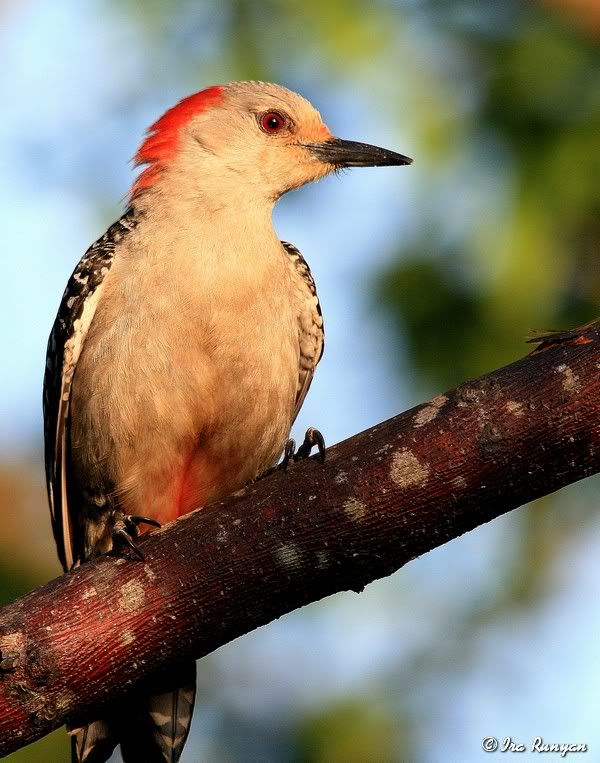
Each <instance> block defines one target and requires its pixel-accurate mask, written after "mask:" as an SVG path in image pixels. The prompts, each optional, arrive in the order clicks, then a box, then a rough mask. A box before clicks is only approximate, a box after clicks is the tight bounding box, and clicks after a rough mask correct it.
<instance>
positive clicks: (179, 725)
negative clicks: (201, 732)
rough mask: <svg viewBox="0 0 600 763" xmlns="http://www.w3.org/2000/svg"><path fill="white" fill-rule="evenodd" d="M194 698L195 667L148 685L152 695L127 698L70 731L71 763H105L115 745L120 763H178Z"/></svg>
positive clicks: (184, 667)
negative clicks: (119, 754) (94, 718)
mask: <svg viewBox="0 0 600 763" xmlns="http://www.w3.org/2000/svg"><path fill="white" fill-rule="evenodd" d="M195 696H196V662H195V661H192V660H191V661H188V662H185V663H182V664H180V665H178V666H177V667H174V668H171V669H169V670H168V671H167V672H165V673H164V674H161V676H160V677H158V678H157V679H154V678H153V680H152V685H151V693H148V694H144V695H135V697H133V696H128V697H126V698H125V699H124V700H122V701H120V702H119V703H118V705H115V706H113V707H111V709H110V712H109V713H107V714H106V717H105V718H102V719H100V720H97V721H93V722H92V723H89V724H87V725H86V726H82V727H80V728H76V729H70V734H71V760H72V763H106V761H107V760H108V759H109V758H110V756H111V755H112V753H113V750H114V749H115V747H116V746H117V744H120V745H121V754H122V756H123V762H124V763H177V761H178V760H179V758H180V757H181V753H182V751H183V747H184V745H185V742H186V740H187V737H188V734H189V731H190V724H191V722H192V713H193V712H194V699H195Z"/></svg>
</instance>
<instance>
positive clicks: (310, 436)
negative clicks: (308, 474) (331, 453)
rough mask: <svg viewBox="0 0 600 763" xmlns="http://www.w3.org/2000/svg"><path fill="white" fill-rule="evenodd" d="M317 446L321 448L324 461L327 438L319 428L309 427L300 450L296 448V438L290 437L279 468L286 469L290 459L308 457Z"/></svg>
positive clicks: (321, 456)
mask: <svg viewBox="0 0 600 763" xmlns="http://www.w3.org/2000/svg"><path fill="white" fill-rule="evenodd" d="M315 446H316V447H317V448H318V449H319V460H320V461H321V463H323V462H324V461H325V438H324V437H323V435H322V434H321V433H320V432H319V430H318V429H315V428H314V427H309V428H308V429H307V430H306V434H305V435H304V442H303V443H302V445H301V446H300V447H299V448H298V450H296V442H295V440H292V439H291V438H290V439H289V440H288V441H287V442H286V444H285V450H284V451H283V458H282V459H281V462H280V463H279V465H278V467H277V468H278V469H283V471H286V469H287V468H288V466H289V463H290V461H292V460H293V461H302V460H303V459H305V458H308V457H309V456H310V453H311V451H312V449H313V448H314V447H315Z"/></svg>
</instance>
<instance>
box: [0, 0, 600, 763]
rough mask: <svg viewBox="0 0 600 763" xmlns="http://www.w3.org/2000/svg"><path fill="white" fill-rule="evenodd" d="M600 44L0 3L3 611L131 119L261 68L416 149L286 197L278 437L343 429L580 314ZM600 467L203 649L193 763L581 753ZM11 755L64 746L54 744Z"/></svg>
mask: <svg viewBox="0 0 600 763" xmlns="http://www.w3.org/2000/svg"><path fill="white" fill-rule="evenodd" d="M599 38H600V5H599V4H598V2H597V0H562V2H561V1H560V0H556V2H555V3H552V2H542V0H539V1H538V2H535V1H534V0H531V2H522V3H521V2H516V1H515V0H504V1H503V2H498V1H497V0H474V1H473V2H466V1H465V2H462V1H461V0H453V2H446V1H445V0H405V1H404V2H393V0H371V2H369V3H361V2H358V0H348V1H346V2H342V1H341V0H328V2H323V0H302V2H300V1H299V0H289V1H288V2H284V0H270V1H268V2H262V3H253V2H250V0H212V1H206V2H202V3H198V2H193V1H192V0H187V1H182V2H167V0H147V1H146V2H133V0H129V1H127V0H90V1H89V2H77V3H76V2H68V0H54V1H53V2H43V1H42V0H37V1H34V0H13V1H12V2H11V0H1V1H0V60H1V62H2V66H1V67H0V103H1V112H2V118H1V119H0V168H1V171H0V208H1V209H2V229H1V230H2V245H1V252H2V253H1V255H0V257H1V263H2V268H1V273H2V275H1V281H0V322H1V325H2V327H3V341H2V343H3V348H2V360H1V373H0V512H1V517H2V530H1V532H0V602H8V601H10V600H12V599H13V598H14V597H16V596H17V595H19V594H22V593H24V592H26V591H28V590H29V589H31V588H32V587H33V586H35V585H37V584H40V583H43V582H44V581H46V580H48V579H49V578H51V577H52V576H54V575H56V574H57V573H58V572H59V566H58V563H57V561H56V559H55V554H54V548H53V543H52V541H51V533H50V524H49V520H48V516H47V509H46V498H45V490H44V485H43V468H42V421H41V411H40V407H41V406H40V394H41V377H42V370H43V365H44V353H45V343H46V337H47V334H48V331H49V328H50V325H51V323H52V321H53V318H54V314H55V311H56V308H57V305H58V302H59V299H60V296H61V293H62V290H63V287H64V284H65V282H66V279H67V277H68V275H69V274H70V272H71V270H72V268H73V266H74V264H75V263H76V261H77V260H78V258H79V257H80V256H81V254H82V253H83V251H84V250H85V249H86V247H87V246H88V245H89V244H90V243H91V242H92V241H93V240H94V239H95V238H97V237H98V236H99V235H100V234H101V233H102V232H103V231H104V229H105V228H106V226H107V225H108V224H109V223H110V222H112V221H113V220H114V219H115V218H116V217H117V216H118V215H119V214H120V211H121V209H122V202H120V200H121V199H122V198H123V197H124V196H125V194H126V193H127V190H128V186H129V184H130V183H131V180H132V177H133V175H132V171H131V167H130V165H128V160H129V158H130V157H131V156H132V155H133V153H134V151H135V149H136V146H137V144H138V142H139V140H140V138H141V135H142V133H143V130H144V129H145V128H146V126H147V125H148V124H150V123H151V122H152V121H153V120H154V119H155V118H156V117H157V116H158V115H159V114H160V113H161V112H162V111H163V110H164V109H166V108H167V107H169V106H170V105H172V104H173V103H174V102H175V101H176V100H178V99H179V98H181V97H183V96H184V95H186V94H188V93H190V92H193V91H195V90H199V89H201V88H203V87H205V86H207V85H209V84H212V83H215V82H222V81H227V80H230V79H266V80H274V81H276V82H280V83H282V84H285V85H287V86H289V87H291V88H293V89H297V90H299V91H300V92H302V93H303V94H304V95H306V96H307V97H309V98H310V99H311V100H313V102H314V103H315V104H316V105H317V106H318V107H319V108H320V109H321V111H322V113H323V115H324V117H325V119H326V120H327V122H328V123H329V125H330V127H331V128H332V129H333V130H334V131H335V132H337V134H339V135H340V136H342V137H347V138H352V139H357V140H365V141H369V142H373V143H377V144H380V145H384V146H387V147H389V148H392V149H396V150H398V151H401V152H403V153H407V154H408V155H410V156H413V157H414V158H415V163H414V165H413V166H412V167H407V168H399V169H366V170H355V171H353V172H352V173H345V174H344V175H343V176H340V177H335V178H329V179H327V180H325V181H323V182H322V183H319V184H317V185H316V186H313V187H310V188H306V189H303V190H302V191H300V192H297V193H294V194H291V195H290V196H289V197H286V198H284V199H283V200H282V201H281V203H280V204H279V205H278V208H277V211H276V215H275V221H276V226H277V229H278V231H279V232H280V234H281V236H282V237H283V238H286V239H287V240H290V241H293V242H294V243H295V244H297V245H298V246H299V247H300V249H301V250H302V251H303V252H304V253H305V255H306V257H307V259H308V260H309V262H310V264H311V267H312V270H313V273H314V275H315V277H316V280H317V283H318V285H319V291H320V296H321V301H322V304H323V309H324V312H325V317H326V328H327V342H326V352H325V357H324V360H323V362H322V364H321V366H320V368H319V372H318V374H317V376H316V380H315V382H314V384H313V387H312V390H311V393H310V395H309V397H308V400H307V403H306V405H305V407H304V410H303V412H302V414H301V416H300V418H299V420H298V422H297V432H298V433H301V432H302V431H303V430H304V428H305V427H306V426H308V425H309V424H315V425H318V426H319V428H320V429H321V430H322V431H323V432H324V433H325V435H326V438H327V440H328V442H329V443H333V442H335V441H338V440H340V439H342V438H345V437H347V436H349V435H352V434H353V433H355V432H357V431H359V430H361V429H363V428H366V427H368V426H370V425H372V424H375V423H376V422H378V421H380V420H382V419H384V418H387V417H389V416H391V415H393V414H395V413H397V412H399V411H400V410H401V409H404V408H406V407H407V406H409V405H411V404H414V403H417V402H420V401H423V400H425V399H427V398H428V397H429V396H431V395H434V394H436V393H438V392H441V391H443V390H444V389H446V388H447V387H449V386H450V385H454V384H455V383H458V382H460V381H462V380H464V379H465V378H467V377H469V376H474V375H478V374H480V373H483V372H485V371H488V370H490V369H492V368H494V367H497V366H499V365H501V364H504V363H506V362H509V361H511V360H513V359H515V358H517V357H519V356H521V355H522V354H524V352H525V350H526V347H525V345H524V344H523V338H524V337H525V335H526V334H527V332H528V330H529V329H530V328H549V327H568V326H573V325H576V324H577V323H582V322H585V321H587V320H590V319H592V318H593V317H595V316H596V315H597V314H598V313H599V312H600V311H599V303H600V183H599V178H600V51H599V48H598V42H599ZM599 486H600V482H599V480H598V479H591V480H588V481H587V482H585V483H581V484H579V485H576V486H573V487H571V488H569V489H566V490H563V491H561V492H560V493H559V494H557V495H553V496H551V497H548V498H545V499H543V500H540V501H538V502H536V503H535V504H533V505H530V506H528V507H525V508H522V509H520V510H518V511H516V512H514V513H512V514H511V515H509V516H506V517H503V518H501V519H499V520H497V521H495V522H493V523H492V524H491V525H488V526H485V527H482V528H480V529H479V530H477V531H475V532H472V533H470V534H469V535H468V536H465V537H463V538H461V539H459V540H457V541H454V542H452V543H451V544H449V545H448V546H446V547H444V548H441V549H438V550H436V551H434V552H432V553H430V554H428V555H427V556H425V557H423V558H421V559H419V560H417V561H415V562H413V563H412V564H410V565H409V566H408V567H407V568H405V569H403V570H401V571H400V572H399V573H397V574H395V575H393V576H392V577H391V578H388V579H386V580H382V581H380V582H378V583H376V584H373V585H371V586H369V587H368V588H367V589H366V591H365V592H364V593H362V594H361V595H355V594H351V593H349V594H344V595H338V596H335V597H332V598H330V599H327V600H325V601H323V602H320V603H318V604H315V605H312V606H309V607H306V608H305V609H303V610H301V611H298V612H295V613H293V614H291V615H289V616H287V617H285V618H283V619H281V620H280V621H278V622H275V623H272V624H271V625H269V626H267V627H264V628H262V629H260V630H258V631H256V632H254V633H252V634H250V635H248V636H245V637H244V638H241V639H238V640H237V641H236V642H234V643H232V644H229V645H228V646H226V647H224V648H222V649H220V650H219V651H217V652H216V653H215V654H213V655H211V656H209V657H208V658H206V659H205V660H203V662H202V666H201V670H200V677H199V696H198V701H197V710H196V715H195V721H194V725H193V730H192V734H191V739H190V742H189V744H188V747H187V749H186V753H185V755H184V761H185V763H196V762H197V761H200V760H202V761H211V763H249V762H254V761H256V762H259V761H260V762H261V763H362V762H363V761H374V762H375V763H387V762H388V761H401V762H403V761H416V762H417V763H420V762H421V761H424V762H432V763H434V762H437V761H467V762H468V761H479V760H488V759H489V756H486V754H485V753H483V752H482V751H481V741H482V739H483V737H485V736H488V735H494V736H496V737H500V738H502V737H504V736H511V737H513V739H515V740H518V741H521V742H525V743H529V742H530V740H531V739H532V738H533V737H534V736H536V735H541V736H543V737H544V738H545V739H546V740H547V741H554V742H574V743H579V742H583V743H587V744H588V746H589V749H590V752H589V753H588V756H587V757H586V759H589V760H600V724H599V723H598V699H597V698H598V693H599V691H600V657H599V655H598V643H599V638H598V636H599V632H600V604H599V603H598V598H599V597H598V594H599V593H600V583H599V582H598V566H599V565H598V558H599V556H600V516H599V513H598V510H597V509H598V487H599ZM9 759H10V761H11V763H26V761H39V762H42V763H45V762H46V761H48V762H52V761H57V762H58V763H60V762H61V761H66V760H67V745H66V740H65V736H64V733H63V732H62V731H60V732H56V733H55V734H53V735H51V736H50V737H48V738H46V739H44V740H42V741H40V742H38V743H37V744H35V745H32V746H30V747H29V748H27V749H25V750H22V751H20V752H19V753H15V754H14V755H13V756H11V757H10V758H9ZM116 759H117V758H116V757H115V760H116ZM519 759H520V760H524V759H529V756H528V755H521V756H520V758H519Z"/></svg>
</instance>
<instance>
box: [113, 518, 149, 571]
mask: <svg viewBox="0 0 600 763" xmlns="http://www.w3.org/2000/svg"><path fill="white" fill-rule="evenodd" d="M139 525H152V527H160V526H161V524H160V522H159V521H158V520H156V519H152V518H151V517H140V516H138V515H137V514H123V512H121V511H115V512H114V514H113V528H112V542H113V549H114V550H115V551H116V553H120V552H121V551H123V549H124V548H125V547H127V548H129V549H130V550H131V551H132V552H133V554H134V555H135V556H136V557H137V558H138V559H139V560H140V561H142V562H143V561H144V555H143V553H142V552H141V551H140V549H139V548H138V547H137V546H136V545H135V543H134V542H133V539H134V538H137V537H138V536H139V534H140V531H139V529H138V527H139Z"/></svg>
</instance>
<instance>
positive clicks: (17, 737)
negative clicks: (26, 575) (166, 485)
mask: <svg viewBox="0 0 600 763" xmlns="http://www.w3.org/2000/svg"><path fill="white" fill-rule="evenodd" d="M538 341H539V342H540V344H539V346H538V347H537V348H536V349H535V350H534V352H533V353H531V354H530V355H528V356H527V357H525V358H523V359H522V360H520V361H518V362H516V363H513V364H511V365H509V366H506V367H505V368H501V369H499V370H497V371H494V372H492V373H490V374H487V375H486V376H483V377H481V378H479V379H477V380H475V381H470V382H467V383H465V384H463V385H461V386H460V387H458V388H456V389H454V390H452V391H450V392H448V393H446V394H444V395H439V396H438V397H436V398H434V399H433V400H430V401H429V402H427V403H425V404H423V405H421V406H418V407H416V408H413V409H412V410H410V411H407V412H405V413H403V414H401V415H400V416H397V417H395V418H393V419H390V420H389V421H387V422H385V423H383V424H380V425H378V426H375V427H373V428H372V429H369V430H367V431H365V432H363V433H361V434H358V435H356V436H355V437H352V438H350V439H349V440H346V441H345V442H342V443H339V444H338V445H336V446H335V447H333V448H330V449H329V450H328V451H327V460H326V462H325V464H324V465H322V464H321V463H319V462H318V461H317V460H316V459H311V460H309V461H306V462H303V463H299V464H295V465H294V466H292V467H290V469H289V470H288V472H287V473H283V472H278V473H275V474H273V475H272V476H270V477H268V478H266V479H264V480H260V481H258V482H257V483H255V484H254V485H252V486H250V487H248V488H246V489H245V490H243V491H240V492H239V493H237V494H235V495H233V496H231V497H230V498H229V499H227V500H226V501H223V502H221V503H217V504H213V505H211V506H208V507H206V508H204V509H202V510H201V511H197V512H194V513H192V514H190V515H188V516H186V517H183V518H181V519H179V520H178V521H176V522H174V523H172V524H170V525H168V526H167V527H165V528H164V529H162V530H160V531H158V532H156V533H153V534H152V535H151V536H148V537H146V538H144V539H143V540H142V541H141V544H140V547H141V548H142V550H143V553H144V555H145V557H146V559H145V561H144V562H139V561H135V560H133V559H131V558H127V559H125V558H121V559H116V558H113V557H105V558H101V559H98V560H96V561H94V562H90V563H88V564H85V565H84V566H83V567H81V568H79V569H78V570H76V571H74V572H71V573H69V574H67V575H63V576H62V577H60V578H57V579H56V580H53V581H52V582H50V583H49V584H48V585H46V586H44V587H43V588H40V589H38V590H37V591H34V592H33V593H31V594H29V595H28V596H25V597H24V598H22V599H19V600H18V601H16V602H14V603H13V604H11V605H9V606H7V607H5V608H4V609H3V610H0V755H6V754H8V753H10V752H12V751H13V750H16V749H17V748H19V747H21V746H23V745H25V744H27V743H28V742H32V741H34V740H35V739H37V738H39V737H40V736H43V735H44V734H46V733H48V732H49V731H51V730H52V729H54V728H56V727H57V726H60V725H61V724H63V723H64V722H65V720H66V719H69V720H70V721H71V722H75V723H76V722H79V721H83V720H85V718H87V717H90V716H94V715H96V713H97V712H98V707H99V706H100V705H101V704H102V703H106V702H108V703H110V702H111V701H112V700H114V699H115V698H117V697H119V696H122V695H123V694H124V693H126V692H130V691H132V690H133V691H135V690H137V689H139V688H140V687H141V686H143V683H144V681H145V680H147V679H148V677H149V676H151V674H152V673H154V672H155V671H157V670H160V669H161V668H164V667H165V666H168V664H169V663H171V662H173V661H176V660H178V659H182V658H185V657H189V656H190V655H193V656H195V657H201V656H202V655H205V654H207V653H208V652H210V651H212V650H214V649H215V648H217V647H218V646H220V645H222V644H225V643H226V642H228V641H231V640H232V639H234V638H236V637H237V636H239V635H241V634H243V633H246V632H248V631H250V630H252V629H254V628H256V627H258V626H259V625H262V624H264V623H268V622H270V621H271V620H273V619H274V618H277V617H280V616H281V615H283V614H285V613H286V612H290V611H291V610H293V609H296V608H297V607H300V606H302V605H304V604H307V603H309V602H312V601H316V600H317V599H321V598H322V597H324V596H327V595H329V594H332V593H335V592H336V591H342V590H346V589H352V590H355V591H360V590H361V589H362V588H363V587H364V586H365V585H366V584H368V583H370V582H371V581H373V580H375V579H377V578H380V577H383V576H385V575H389V574H390V573H391V572H393V571H394V570H397V569H398V568H399V567H401V566H402V565H404V564H406V562H408V561H410V560H411V559H414V558H415V557H417V556H419V555H420V554H423V553H425V552H426V551H429V550H431V549H433V548H435V547H436V546H440V545H442V544H443V543H446V542H447V541H449V540H451V539H452V538H455V537H457V536H459V535H461V534H462V533H464V532H467V531H468V530H471V529H473V528H474V527H477V526H478V525H480V524H483V523H484V522H488V521H489V520H491V519H493V518H494V517H496V516H498V515H500V514H503V513H505V512H507V511H510V510H511V509H514V508H515V507H517V506H519V505H521V504H523V503H526V502H527V501H530V500H532V499H534V498H537V497H539V496H542V495H546V494H548V493H551V492H552V491H554V490H556V489H558V488H560V487H562V486H563V485H567V484H569V483H571V482H575V481H576V480H578V479H581V478H583V477H586V476H588V475H591V474H593V473H595V472H597V471H600V326H599V324H597V323H596V324H590V325H588V326H585V327H582V328H581V329H578V330H575V331H572V332H564V333H556V334H551V335H549V336H548V337H545V338H543V339H540V340H538Z"/></svg>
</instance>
